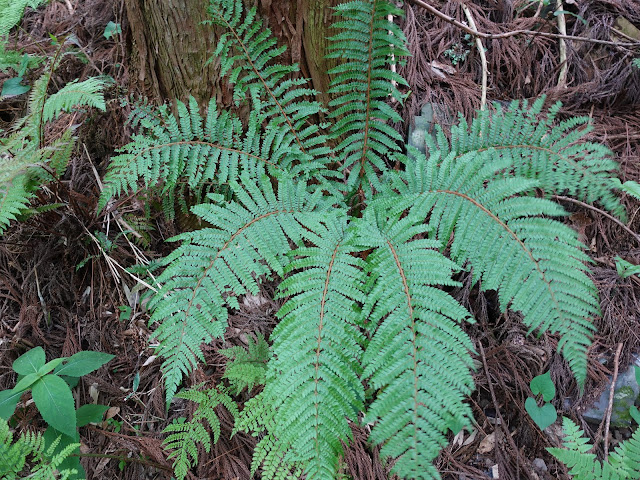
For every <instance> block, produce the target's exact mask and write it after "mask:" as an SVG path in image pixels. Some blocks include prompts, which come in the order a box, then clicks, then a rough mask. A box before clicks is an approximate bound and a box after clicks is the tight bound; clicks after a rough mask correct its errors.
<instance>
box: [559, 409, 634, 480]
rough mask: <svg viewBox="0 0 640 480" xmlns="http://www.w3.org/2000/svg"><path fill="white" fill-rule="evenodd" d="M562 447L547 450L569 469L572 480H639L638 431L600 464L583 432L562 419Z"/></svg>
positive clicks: (567, 420)
mask: <svg viewBox="0 0 640 480" xmlns="http://www.w3.org/2000/svg"><path fill="white" fill-rule="evenodd" d="M562 430H563V434H564V436H565V437H564V441H563V445H564V447H565V448H547V451H548V452H549V453H551V454H552V455H553V456H554V457H556V458H557V459H558V460H560V461H561V462H562V463H564V464H565V465H566V466H567V467H568V468H569V473H570V474H571V475H573V478H574V480H638V479H639V478H640V428H636V431H635V432H634V433H633V435H632V436H631V438H629V439H628V440H625V441H624V442H622V443H621V444H620V445H618V447H617V448H616V449H615V450H614V451H613V452H612V453H611V454H610V456H609V460H608V461H606V462H600V461H599V460H598V459H597V457H596V456H595V455H594V454H593V453H588V452H589V450H590V449H591V445H590V444H589V443H588V440H587V439H586V438H585V437H584V432H583V431H582V430H580V429H579V428H578V426H577V425H576V424H575V423H573V422H572V421H571V420H570V419H568V418H566V417H565V418H563V420H562Z"/></svg>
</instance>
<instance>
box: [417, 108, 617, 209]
mask: <svg viewBox="0 0 640 480" xmlns="http://www.w3.org/2000/svg"><path fill="white" fill-rule="evenodd" d="M544 101H545V98H544V97H541V98H539V99H538V100H536V101H535V102H534V103H533V104H532V105H531V106H530V107H529V106H528V104H527V102H526V101H522V104H520V103H519V102H517V101H514V102H513V103H512V104H511V106H510V107H509V108H508V109H502V107H500V106H498V111H497V112H490V111H489V110H483V111H480V112H478V115H477V116H476V117H475V118H474V119H473V120H472V121H471V125H469V124H468V123H467V122H466V120H465V119H464V118H461V119H460V123H459V124H458V125H456V126H454V127H452V129H451V142H450V143H449V141H448V140H447V139H446V137H445V136H444V135H443V134H442V130H441V129H440V128H439V127H438V129H439V133H438V135H437V137H436V141H435V142H434V141H433V140H432V138H431V136H429V135H427V139H426V141H427V147H428V149H429V150H430V151H432V152H434V151H436V150H439V151H440V152H441V154H442V156H443V157H446V156H447V155H448V154H449V152H455V153H456V154H457V155H458V156H462V155H465V154H466V153H473V152H481V151H484V150H487V149H490V148H493V149H494V152H495V154H496V155H500V156H501V157H504V158H508V159H509V161H510V162H511V169H512V170H511V174H515V175H517V176H521V177H526V178H534V179H536V180H537V181H538V188H540V189H541V190H542V191H543V192H544V193H545V194H546V195H551V194H558V195H571V196H574V197H577V198H578V199H580V200H583V201H585V202H588V203H595V202H600V203H602V205H603V206H604V207H605V208H606V209H608V210H609V211H611V212H613V213H614V214H615V215H617V216H618V217H620V218H623V219H624V218H625V217H626V212H625V210H624V207H623V206H622V204H621V203H620V199H619V198H618V196H617V195H616V194H615V193H614V190H615V184H614V180H613V178H614V175H615V173H616V172H617V170H618V168H619V167H618V164H617V163H616V162H615V161H613V160H612V157H613V154H612V152H611V150H609V149H608V148H607V147H605V146H604V145H601V144H598V143H592V142H587V141H584V137H585V136H586V135H587V134H588V133H589V132H590V131H591V130H592V129H593V127H592V126H591V125H588V122H589V118H588V117H572V118H569V119H567V120H565V121H563V122H560V123H559V124H557V125H554V123H555V121H556V115H557V114H558V111H559V110H560V107H561V106H562V105H561V104H560V103H559V102H558V103H556V104H555V105H553V106H552V107H551V108H550V109H549V110H548V112H547V113H546V115H541V111H542V107H543V105H544ZM582 125H587V126H586V127H584V128H578V127H580V126H582Z"/></svg>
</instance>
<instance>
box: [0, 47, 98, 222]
mask: <svg viewBox="0 0 640 480" xmlns="http://www.w3.org/2000/svg"><path fill="white" fill-rule="evenodd" d="M60 55H61V52H59V56H58V57H57V58H56V59H54V60H52V64H51V66H50V67H49V68H48V69H47V71H46V72H45V73H44V74H43V75H42V76H41V77H40V78H39V79H38V80H36V82H35V83H34V85H33V88H32V90H31V95H30V98H29V103H28V109H27V115H26V116H25V117H23V118H21V119H19V120H18V121H17V122H16V123H15V125H14V126H13V128H12V133H11V134H10V135H9V136H8V137H6V138H0V233H2V232H3V231H4V230H5V229H6V228H7V227H8V226H9V223H10V222H11V221H12V220H16V219H17V218H19V216H20V215H21V214H23V213H25V212H27V211H28V208H27V207H28V204H29V201H30V200H31V198H32V197H33V193H34V192H35V191H36V190H37V189H38V188H39V187H40V186H41V185H42V184H45V183H48V182H51V181H53V180H55V179H56V178H58V177H59V176H60V175H62V173H64V171H65V169H66V167H67V164H68V163H69V159H70V158H71V153H72V152H73V147H74V138H73V137H72V130H71V129H68V130H66V131H65V132H64V133H63V134H62V135H61V136H60V137H59V138H54V139H45V126H46V124H47V123H48V122H50V121H51V120H54V119H56V118H57V117H58V116H59V115H60V114H61V113H62V112H69V111H72V110H73V109H74V108H75V106H77V105H86V106H91V107H95V108H98V109H100V110H103V111H104V110H105V101H104V97H103V94H102V91H101V90H102V88H103V87H104V84H105V81H104V80H102V79H98V78H89V79H87V80H85V81H83V82H77V81H74V82H71V83H69V84H67V85H66V86H65V87H63V88H62V89H60V90H59V91H58V92H56V93H54V94H52V95H47V89H48V86H49V83H50V81H51V76H52V75H53V71H54V70H55V68H56V66H57V65H58V62H59V59H60ZM45 140H46V141H45Z"/></svg>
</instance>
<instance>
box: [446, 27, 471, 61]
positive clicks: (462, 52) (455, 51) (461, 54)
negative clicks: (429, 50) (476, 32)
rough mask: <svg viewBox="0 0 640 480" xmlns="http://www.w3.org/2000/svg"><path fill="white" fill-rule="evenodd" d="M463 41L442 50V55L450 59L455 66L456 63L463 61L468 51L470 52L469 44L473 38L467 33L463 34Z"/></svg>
mask: <svg viewBox="0 0 640 480" xmlns="http://www.w3.org/2000/svg"><path fill="white" fill-rule="evenodd" d="M464 40H465V42H466V45H465V44H464V43H454V44H453V45H452V46H451V48H448V49H447V50H445V51H444V56H445V57H448V58H449V59H450V60H451V64H452V65H453V66H454V67H455V66H456V65H458V63H462V62H464V61H465V60H466V59H467V57H468V56H469V53H470V52H471V45H473V39H472V38H471V35H469V34H468V33H467V34H466V35H465V36H464Z"/></svg>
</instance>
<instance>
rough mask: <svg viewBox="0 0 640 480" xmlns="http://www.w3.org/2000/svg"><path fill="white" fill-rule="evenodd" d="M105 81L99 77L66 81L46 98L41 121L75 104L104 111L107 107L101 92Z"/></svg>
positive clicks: (71, 107)
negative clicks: (80, 80) (81, 80)
mask: <svg viewBox="0 0 640 480" xmlns="http://www.w3.org/2000/svg"><path fill="white" fill-rule="evenodd" d="M105 83H106V82H105V80H104V79H101V78H99V77H91V78H88V79H87V80H85V81H83V82H78V80H74V81H72V82H69V83H67V84H66V85H65V86H64V87H62V88H61V89H60V90H58V91H57V92H56V93H54V94H53V95H51V96H50V97H49V98H47V100H46V102H45V104H44V108H43V110H42V121H43V122H49V121H51V120H53V119H55V118H57V117H58V116H60V114H61V113H62V112H70V111H71V110H73V108H74V107H75V106H76V105H83V106H87V107H93V108H97V109H98V110H101V111H103V112H104V111H105V110H106V109H107V106H106V104H105V101H104V95H103V93H102V90H103V89H104V86H105Z"/></svg>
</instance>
